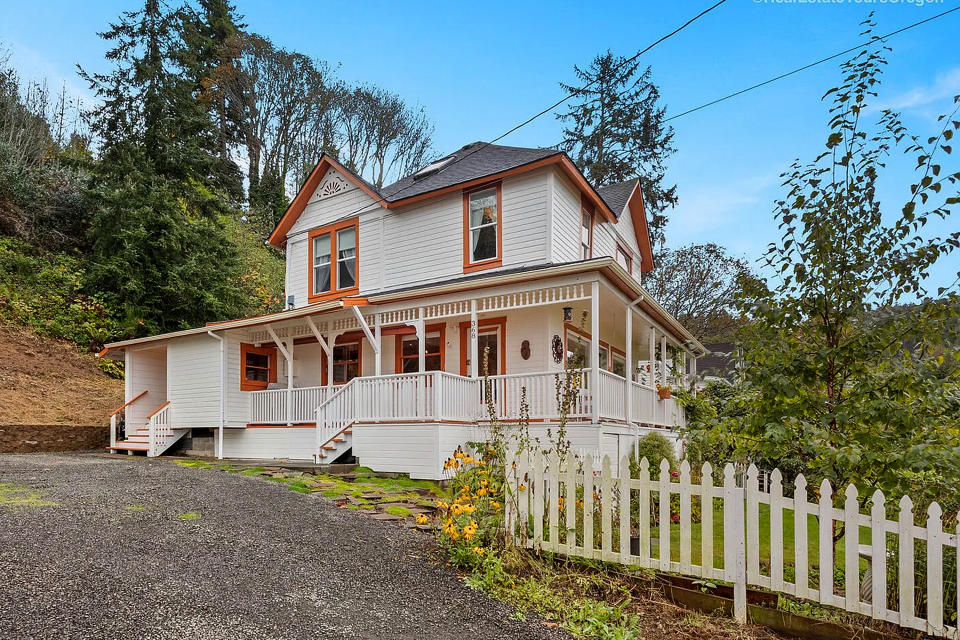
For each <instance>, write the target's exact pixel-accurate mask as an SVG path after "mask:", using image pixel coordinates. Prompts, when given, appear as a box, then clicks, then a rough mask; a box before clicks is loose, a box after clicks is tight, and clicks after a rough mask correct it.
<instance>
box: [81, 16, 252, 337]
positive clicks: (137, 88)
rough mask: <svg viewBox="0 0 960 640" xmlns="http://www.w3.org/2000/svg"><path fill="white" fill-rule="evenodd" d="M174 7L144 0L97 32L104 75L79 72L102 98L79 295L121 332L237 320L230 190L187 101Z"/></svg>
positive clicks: (199, 106) (192, 90) (189, 88)
mask: <svg viewBox="0 0 960 640" xmlns="http://www.w3.org/2000/svg"><path fill="white" fill-rule="evenodd" d="M187 19H188V16H187V15H186V14H185V12H184V11H183V10H179V9H177V10H169V9H166V8H165V7H161V5H160V3H159V2H158V1H157V0H147V1H146V3H145V5H144V7H143V9H141V10H139V11H131V12H124V13H123V14H122V15H121V18H120V20H119V21H118V22H117V23H116V24H112V25H111V26H110V28H109V29H108V30H107V31H105V32H104V33H102V34H100V35H101V37H102V38H104V39H105V40H108V41H111V42H113V48H111V49H110V50H109V51H108V52H107V59H108V60H110V61H112V62H113V64H114V68H113V70H112V71H110V72H109V73H107V74H90V73H86V72H84V71H83V70H82V69H81V74H82V75H83V77H84V78H85V79H86V80H87V81H88V82H89V83H90V87H91V89H93V90H94V92H95V93H96V95H97V96H98V97H99V98H100V99H101V101H102V102H101V104H100V105H99V106H97V107H96V108H94V109H93V110H92V111H91V113H90V114H89V116H90V121H91V128H92V130H93V132H94V133H95V134H96V135H97V136H98V138H99V140H100V143H101V154H100V158H99V162H97V163H95V164H94V165H93V167H92V177H91V180H90V184H89V192H90V196H91V200H92V201H93V202H94V203H95V206H96V210H95V211H94V214H93V219H92V222H91V229H90V236H91V242H92V246H93V253H92V256H91V260H90V274H89V275H90V285H89V286H90V287H91V288H92V289H93V290H94V291H95V292H96V293H98V294H100V295H101V296H102V297H103V298H105V299H106V300H107V301H109V302H110V303H111V305H110V306H111V307H113V308H115V309H121V310H122V312H121V313H122V315H123V316H124V318H123V319H124V322H125V325H126V327H127V329H128V331H129V333H131V334H147V333H153V332H156V331H169V330H174V329H180V328H184V327H187V326H194V325H198V324H202V323H204V322H206V321H209V320H213V319H220V318H223V317H227V316H232V315H237V314H239V313H241V312H242V309H243V302H244V301H243V299H242V295H241V293H240V289H239V287H238V286H237V283H238V281H239V278H240V275H241V268H240V261H239V260H238V256H237V252H236V248H235V247H234V245H233V244H232V243H231V242H230V240H229V238H228V237H227V235H226V234H225V232H224V228H223V225H222V217H223V216H225V215H227V214H228V213H229V210H228V209H227V207H226V205H225V203H226V202H227V198H226V197H225V192H226V190H227V187H228V186H229V183H230V177H229V175H225V174H224V172H223V162H222V160H221V158H220V156H219V155H218V154H217V129H216V127H215V125H214V123H213V122H212V121H211V119H210V117H209V114H208V110H207V107H206V105H205V104H204V103H203V102H202V101H201V100H199V99H198V97H197V95H196V82H195V76H194V75H193V73H192V72H193V71H194V68H193V67H192V61H194V60H196V59H198V56H197V55H196V52H195V51H191V50H190V49H189V48H188V46H187V44H186V42H185V41H184V38H183V37H182V27H183V24H184V23H185V21H186V20H187Z"/></svg>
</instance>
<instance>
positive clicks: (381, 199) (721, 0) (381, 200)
mask: <svg viewBox="0 0 960 640" xmlns="http://www.w3.org/2000/svg"><path fill="white" fill-rule="evenodd" d="M726 1H727V0H719V1H718V2H716V3H715V4H713V5H711V6H709V7H707V8H706V9H704V10H703V11H701V12H700V13H698V14H697V15H695V16H693V17H692V18H690V19H689V20H687V21H686V22H684V23H683V24H682V25H680V26H679V27H677V28H676V29H674V30H673V31H671V32H670V33H668V34H666V35H664V36H661V37H660V38H659V39H657V40H655V41H654V42H652V43H650V44H649V45H647V46H646V47H644V48H643V49H641V50H640V51H638V52H637V53H636V54H634V55H633V56H631V57H630V58H627V59H626V60H624V61H623V62H621V63H620V64H619V65H617V66H616V67H614V71H619V70H620V69H621V68H622V67H624V66H626V65H628V64H630V63H632V62H633V61H635V60H636V59H637V58H639V57H640V56H642V55H643V54H644V53H646V52H648V51H650V50H651V49H653V48H654V47H655V46H657V45H658V44H660V43H661V42H663V41H664V40H667V39H669V38H671V37H673V36H675V35H676V34H678V33H680V32H681V31H683V30H684V29H686V28H687V27H689V26H690V25H691V24H693V23H694V22H696V21H697V20H699V19H700V18H702V17H703V16H705V15H707V14H708V13H710V12H711V11H713V10H714V9H716V8H717V7H719V6H720V5H722V4H723V3H724V2H726ZM596 83H597V80H592V81H590V82H588V83H587V84H585V85H583V86H582V87H579V88H577V89H574V90H573V91H571V92H570V93H568V94H567V95H566V96H564V97H563V98H561V99H560V100H558V101H556V102H554V103H553V104H551V105H550V106H549V107H547V108H545V109H543V110H541V111H539V112H538V113H536V114H535V115H533V116H531V117H530V118H527V119H526V120H524V121H523V122H521V123H520V124H518V125H516V126H515V127H513V128H511V129H509V130H508V131H505V132H503V133H501V134H500V135H499V136H497V137H496V138H494V139H493V140H490V141H489V142H484V143H483V144H481V145H480V146H478V147H477V148H476V149H473V150H471V151H470V153H467V154H464V155H463V156H460V157H457V158H455V159H454V160H453V161H452V162H450V163H449V164H447V165H446V166H444V167H443V169H441V170H440V171H445V170H446V169H449V168H450V167H452V166H453V165H455V164H457V163H458V162H462V161H463V160H466V159H467V158H469V157H470V156H472V155H473V154H475V153H478V152H480V151H482V150H483V149H486V148H487V147H489V146H490V145H492V144H493V143H495V142H497V141H499V140H502V139H503V138H506V137H507V136H508V135H510V134H511V133H513V132H514V131H517V130H518V129H520V128H522V127H525V126H527V125H528V124H530V123H531V122H533V121H534V120H536V119H537V118H539V117H540V116H542V115H544V114H546V113H549V112H550V111H551V110H553V109H555V108H557V107H559V106H560V105H561V104H563V103H564V102H566V101H567V100H569V99H570V98H572V97H574V96H575V95H577V94H578V93H579V92H581V91H583V90H584V89H588V88H589V87H591V86H593V85H594V84H596ZM438 173H439V172H438ZM414 184H416V183H410V184H408V185H407V186H405V187H403V188H402V189H399V190H397V191H395V192H394V193H393V194H391V198H396V196H397V195H398V194H400V193H403V192H404V191H406V190H407V189H409V188H411V187H412V186H413V185H414ZM386 203H387V200H386V199H385V198H384V197H383V196H381V195H379V194H378V198H377V200H376V201H375V202H374V204H386ZM369 207H370V205H369V204H367V205H364V206H363V207H361V208H359V209H357V210H356V211H353V212H352V213H350V214H347V215H344V216H342V217H343V218H349V217H352V216H354V215H356V214H358V213H360V212H362V211H364V210H366V209H368V208H369Z"/></svg>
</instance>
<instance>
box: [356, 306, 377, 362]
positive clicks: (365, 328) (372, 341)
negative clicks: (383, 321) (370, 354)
mask: <svg viewBox="0 0 960 640" xmlns="http://www.w3.org/2000/svg"><path fill="white" fill-rule="evenodd" d="M350 308H351V309H352V310H353V315H355V316H356V317H357V324H359V325H360V328H361V329H362V330H363V335H365V336H367V340H369V341H370V345H371V346H372V347H373V351H374V353H380V343H379V342H378V341H377V340H376V338H374V336H373V331H371V330H370V325H368V324H367V321H366V320H365V319H364V317H363V314H362V313H360V307H350Z"/></svg>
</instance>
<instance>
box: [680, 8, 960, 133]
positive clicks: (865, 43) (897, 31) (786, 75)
mask: <svg viewBox="0 0 960 640" xmlns="http://www.w3.org/2000/svg"><path fill="white" fill-rule="evenodd" d="M954 11H960V7H954V8H953V9H948V10H947V11H944V12H942V13H938V14H937V15H935V16H930V17H929V18H926V19H925V20H920V21H919V22H914V23H913V24H910V25H907V26H905V27H902V28H900V29H897V30H896V31H891V32H890V33H887V34H885V35H882V36H874V37H873V38H871V39H870V40H867V41H866V42H862V43H860V44H858V45H856V46H853V47H850V48H849V49H844V50H843V51H840V52H838V53H834V54H833V55H830V56H827V57H826V58H821V59H820V60H817V61H816V62H811V63H809V64H805V65H803V66H802V67H797V68H796V69H794V70H793V71H787V72H786V73H781V74H780V75H778V76H775V77H773V78H770V79H769V80H764V81H763V82H758V83H757V84H755V85H751V86H749V87H747V88H745V89H740V90H739V91H734V92H733V93H731V94H728V95H725V96H723V97H722V98H717V99H716V100H711V101H710V102H705V103H703V104H701V105H700V106H698V107H693V108H692V109H687V110H686V111H682V112H681V113H678V114H676V115H673V116H670V117H669V118H665V119H664V120H663V121H664V122H670V121H671V120H675V119H677V118H680V117H682V116H685V115H689V114H691V113H693V112H695V111H700V110H701V109H706V108H707V107H712V106H713V105H715V104H718V103H720V102H724V101H726V100H729V99H731V98H735V97H737V96H739V95H743V94H744V93H747V92H748V91H753V90H754V89H759V88H760V87H763V86H766V85H768V84H771V83H773V82H776V81H777V80H782V79H784V78H786V77H789V76H792V75H794V74H796V73H800V72H801V71H806V70H807V69H810V68H811V67H815V66H817V65H819V64H823V63H824V62H829V61H830V60H833V59H834V58H839V57H840V56H842V55H845V54H848V53H850V52H852V51H856V50H857V49H859V48H861V47H865V46H867V45H869V44H871V43H873V42H876V41H877V40H886V39H887V38H891V37H893V36H895V35H898V34H901V33H903V32H904V31H909V30H910V29H913V28H914V27H919V26H920V25H922V24H926V23H927V22H931V21H933V20H936V19H938V18H942V17H944V16H945V15H947V14H949V13H953V12H954Z"/></svg>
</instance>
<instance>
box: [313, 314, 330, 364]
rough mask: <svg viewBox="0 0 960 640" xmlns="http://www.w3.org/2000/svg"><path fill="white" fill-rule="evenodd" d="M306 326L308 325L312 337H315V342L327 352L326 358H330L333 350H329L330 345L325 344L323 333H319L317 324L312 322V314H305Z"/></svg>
mask: <svg viewBox="0 0 960 640" xmlns="http://www.w3.org/2000/svg"><path fill="white" fill-rule="evenodd" d="M307 326H308V327H310V331H311V333H313V337H314V338H316V339H317V342H318V343H319V344H320V348H321V349H323V352H324V353H325V354H327V358H332V357H333V352H332V351H331V350H330V345H329V344H327V341H326V339H325V338H324V337H323V334H322V333H320V330H319V329H318V328H317V325H316V324H315V323H314V322H313V316H307Z"/></svg>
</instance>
